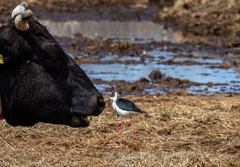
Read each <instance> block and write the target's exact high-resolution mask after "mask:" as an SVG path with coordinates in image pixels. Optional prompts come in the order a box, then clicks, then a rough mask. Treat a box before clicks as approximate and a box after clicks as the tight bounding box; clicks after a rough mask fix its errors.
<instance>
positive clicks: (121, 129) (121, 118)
mask: <svg viewBox="0 0 240 167" xmlns="http://www.w3.org/2000/svg"><path fill="white" fill-rule="evenodd" d="M120 133H122V117H121V130H120V132H119V133H117V134H116V135H114V136H113V137H111V138H110V139H108V140H107V141H106V142H105V143H103V144H102V145H101V146H104V145H105V144H107V143H108V142H109V141H110V140H111V139H112V138H114V137H116V136H117V135H119V134H120Z"/></svg>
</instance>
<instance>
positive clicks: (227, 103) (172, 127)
mask: <svg viewBox="0 0 240 167" xmlns="http://www.w3.org/2000/svg"><path fill="white" fill-rule="evenodd" d="M104 98H105V99H108V98H109V95H105V96H104ZM124 98H128V99H130V100H132V101H134V102H135V103H136V104H137V105H138V106H139V107H140V108H141V109H142V110H144V111H147V112H149V113H150V114H149V115H138V116H135V117H134V118H133V122H134V125H135V151H134V152H131V147H132V130H131V129H132V127H131V122H130V120H129V119H123V133H122V134H120V135H119V136H118V137H116V138H115V139H113V140H111V141H110V142H109V144H107V145H105V146H103V147H101V146H100V145H101V144H102V143H103V142H105V141H106V140H107V139H109V138H110V137H111V136H113V135H114V134H116V133H118V132H119V131H120V117H119V116H118V115H117V113H116V112H115V111H113V109H112V107H111V104H110V103H108V104H107V107H106V109H105V110H104V112H103V114H101V115H100V116H99V117H91V118H89V119H90V120H91V125H90V126H89V127H87V128H70V127H68V126H62V125H50V124H43V123H39V124H37V125H35V126H33V127H29V128H26V127H11V126H9V125H8V124H7V123H6V122H5V121H4V120H3V121H1V122H0V126H1V130H0V134H2V135H3V136H4V137H5V138H6V139H7V140H8V141H10V142H11V143H12V144H13V145H14V147H11V146H10V145H9V144H7V143H6V142H4V141H3V140H2V139H1V141H2V142H1V143H0V149H1V151H0V165H1V166H41V167H43V166H239V164H240V155H239V144H240V139H239V137H240V134H239V131H240V128H239V127H240V126H239V125H240V121H239V117H240V102H239V101H240V97H239V96H232V97H230V96H223V95H214V96H174V95H171V96H168V95H160V94H156V95H147V96H137V97H136V96H124Z"/></svg>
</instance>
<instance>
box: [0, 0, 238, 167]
mask: <svg viewBox="0 0 240 167" xmlns="http://www.w3.org/2000/svg"><path fill="white" fill-rule="evenodd" d="M179 2H180V1H179ZM195 2H200V1H195ZM212 2H215V1H212ZM219 2H220V1H219ZM221 2H222V1H221ZM226 2H228V1H226ZM231 2H233V3H234V2H236V1H231ZM18 3H19V0H16V1H14V0H11V1H5V0H3V1H1V2H0V13H1V15H0V20H1V22H6V21H7V19H8V18H9V15H10V13H11V11H12V9H13V7H14V6H15V5H16V4H18ZM28 3H29V5H30V6H29V7H30V8H31V9H33V11H34V16H35V17H37V18H38V19H51V20H71V19H75V20H112V21H114V20H118V21H126V20H135V21H143V20H151V21H164V23H165V25H172V26H173V28H176V29H183V30H186V31H192V32H194V33H197V35H198V36H197V37H196V36H195V37H196V38H195V39H194V41H192V40H188V41H189V42H183V43H171V42H166V41H151V42H148V43H128V42H123V41H120V40H117V39H111V38H103V37H100V36H97V35H96V36H92V37H84V36H83V34H75V36H74V38H67V37H62V38H60V37H56V39H57V41H58V42H59V43H60V44H61V46H62V47H63V49H64V50H65V51H66V52H68V53H71V54H72V55H73V58H74V60H75V61H76V62H77V63H78V64H79V65H80V66H81V65H83V64H94V63H95V64H116V63H118V64H133V65H138V64H146V65H148V63H150V62H151V61H153V57H152V56H150V55H148V54H147V53H148V52H150V51H152V50H154V49H156V48H157V49H159V51H166V50H169V51H171V52H174V58H195V55H193V54H192V52H193V51H195V52H204V53H206V54H204V55H201V58H202V59H206V60H209V59H212V60H214V59H216V56H217V57H221V59H222V60H223V62H222V63H209V62H198V61H193V60H192V61H189V60H188V61H175V60H174V59H173V60H165V58H164V57H162V56H161V55H159V57H158V59H159V60H158V63H159V64H168V65H171V64H174V65H178V66H189V65H209V68H216V69H229V68H238V67H239V66H240V61H239V58H238V57H239V49H238V47H239V46H240V45H239V43H238V42H236V41H234V40H229V41H224V42H223V41H218V40H213V41H211V42H209V41H207V42H206V40H202V39H206V37H209V36H211V34H214V33H211V32H215V34H216V32H217V35H220V36H221V35H223V34H224V33H223V32H225V31H231V32H234V33H235V32H237V31H233V30H232V29H231V27H230V28H229V29H228V28H227V27H226V26H222V25H221V24H214V26H218V27H217V29H216V28H215V27H214V28H212V27H211V26H210V27H207V28H206V25H208V21H209V20H206V24H205V22H199V23H197V24H195V23H196V22H198V20H197V19H198V18H199V19H205V18H203V17H202V15H201V12H200V14H199V15H200V16H198V15H195V16H196V17H195V16H194V17H191V19H184V18H185V17H187V16H188V14H189V13H188V12H189V11H191V12H192V13H194V11H195V9H196V8H197V5H196V4H194V3H193V2H192V1H190V0H189V1H184V4H187V5H183V7H184V8H186V9H184V12H183V14H181V15H180V14H179V13H178V12H176V11H175V10H178V9H181V10H182V8H180V7H179V8H176V7H174V6H176V4H175V5H174V1H161V0H159V1H157V0H156V1H154V0H152V1H150V2H149V1H139V0H136V1H131V2H130V1H124V0H123V1H114V0H109V1H108V0H104V1H100V0H95V1H85V0H82V1H74V0H73V1H64V0H62V1H55V0H51V1H35V0H29V1H28ZM192 3H193V4H192ZM201 3H202V4H209V3H210V2H209V1H204V0H202V1H201ZM188 4H191V5H188ZM180 6H181V5H180ZM210 6H211V5H210ZM193 7H194V8H193ZM232 7H233V6H231V5H230V8H229V10H230V9H232ZM202 8H203V9H205V8H204V7H202ZM162 9H163V10H162ZM193 9H194V10H193ZM206 9H208V10H209V8H206ZM222 9H224V8H222ZM173 10H174V12H173V14H171V11H173ZM229 10H225V11H226V12H227V11H229ZM196 11H197V10H196ZM206 12H207V11H206ZM226 12H225V13H226ZM170 14H171V15H170ZM158 16H159V17H160V19H159V17H158ZM170 16H171V17H170ZM180 16H181V17H180ZM217 16H218V15H217ZM221 16H223V14H221ZM156 18H158V19H159V20H156ZM176 18H178V19H179V22H181V24H179V25H178V23H179V22H178V19H176ZM192 18H195V19H192ZM209 18H210V17H209ZM221 18H222V20H221ZM218 19H220V20H218V21H219V23H221V22H224V21H225V19H224V17H218ZM194 21H195V22H194ZM190 23H191V24H195V25H194V26H191V25H190ZM224 27H225V28H224ZM223 28H224V29H223ZM210 30H211V31H210ZM236 30H237V29H236ZM206 32H207V33H206ZM208 32H210V33H208ZM190 39H191V36H190ZM141 40H142V39H136V41H141ZM145 53H146V54H145ZM106 55H108V56H111V55H118V56H119V60H116V61H112V60H104V61H102V60H101V58H102V57H104V56H106ZM121 57H133V58H134V57H136V58H138V61H135V60H124V61H123V60H120V58H121ZM207 63H209V64H207ZM202 75H208V74H204V73H203V74H202ZM91 80H92V81H93V83H94V84H105V85H109V87H106V88H105V89H104V91H105V92H112V91H119V92H122V96H123V97H124V98H128V99H130V100H132V101H134V102H135V103H136V104H137V105H138V106H139V107H140V108H141V109H142V110H144V111H146V112H149V113H150V114H148V115H138V116H136V117H134V119H133V121H134V125H135V151H134V152H131V147H132V138H131V137H132V136H131V135H132V131H131V128H132V127H131V122H130V120H128V119H124V120H123V124H124V125H123V126H124V127H123V129H124V131H123V133H122V134H121V135H119V137H117V138H115V139H113V140H112V141H110V142H109V144H107V145H106V146H104V147H100V145H101V144H102V143H103V142H104V141H106V140H107V139H108V138H110V137H111V136H113V135H114V134H116V133H118V132H119V130H120V117H119V116H118V115H117V113H116V112H115V111H113V109H112V107H111V104H110V103H108V104H107V105H106V108H105V110H104V111H103V113H102V114H101V115H100V116H99V117H89V120H90V121H91V125H90V126H89V127H87V128H70V127H68V126H63V125H50V124H43V123H39V124H36V125H35V126H32V127H12V126H10V125H8V124H7V123H6V122H5V120H2V121H1V122H0V126H1V129H0V134H1V135H3V136H4V137H5V138H6V139H7V140H8V141H9V142H11V143H12V144H13V145H14V147H11V146H10V145H8V144H7V143H6V142H4V141H3V140H2V139H0V141H2V142H0V166H41V167H42V166H118V167H120V166H121V167H125V166H183V167H185V166H240V156H239V149H240V147H239V143H240V134H239V130H240V129H239V125H240V122H239V116H240V115H239V113H240V107H239V106H240V98H239V96H237V95H239V94H240V87H239V86H238V83H239V81H238V80H237V79H236V80H233V81H232V82H235V84H236V86H235V87H233V88H231V89H230V90H228V91H224V89H225V87H226V86H228V85H227V84H228V83H226V84H225V85H222V83H215V82H214V81H213V82H208V83H200V82H193V81H191V80H186V79H180V78H173V77H171V76H165V75H164V74H162V73H158V72H156V73H155V75H154V77H153V79H152V80H151V79H149V78H141V79H139V80H137V81H134V82H128V81H125V80H121V81H117V80H112V81H106V80H102V79H93V78H91ZM203 85H204V86H207V88H205V89H202V90H201V89H198V90H197V91H195V92H194V93H193V92H191V91H189V90H188V88H189V87H191V86H195V87H198V86H203ZM218 86H219V87H220V88H221V89H220V91H218V92H215V94H214V95H207V96H202V95H199V94H198V93H197V92H198V91H199V92H201V91H202V92H205V93H206V94H207V92H209V91H208V89H211V88H214V87H218ZM145 89H158V90H159V91H160V90H161V91H162V90H165V91H164V93H165V94H161V93H156V94H153V95H146V94H145V95H143V92H144V90H145ZM210 94H211V93H210ZM222 94H224V95H222ZM104 98H105V99H106V100H107V99H108V98H109V94H104Z"/></svg>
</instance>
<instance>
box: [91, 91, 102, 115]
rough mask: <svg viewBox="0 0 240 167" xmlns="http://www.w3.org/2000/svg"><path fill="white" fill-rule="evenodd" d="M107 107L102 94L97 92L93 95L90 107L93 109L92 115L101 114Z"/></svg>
mask: <svg viewBox="0 0 240 167" xmlns="http://www.w3.org/2000/svg"><path fill="white" fill-rule="evenodd" d="M104 107H105V100H104V98H103V96H102V95H101V94H95V95H93V96H92V97H91V99H90V103H89V109H90V110H92V113H91V115H95V116H97V115H99V114H101V112H102V111H103V109H104Z"/></svg>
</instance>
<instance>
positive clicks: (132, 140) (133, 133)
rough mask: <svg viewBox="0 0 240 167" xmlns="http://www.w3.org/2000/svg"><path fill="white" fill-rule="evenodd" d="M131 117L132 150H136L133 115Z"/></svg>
mask: <svg viewBox="0 0 240 167" xmlns="http://www.w3.org/2000/svg"><path fill="white" fill-rule="evenodd" d="M130 118H131V122H132V136H133V137H132V151H134V125H133V121H132V117H131V116H130Z"/></svg>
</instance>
